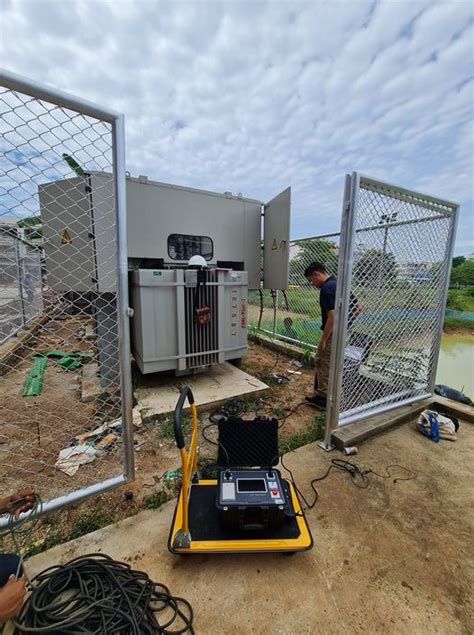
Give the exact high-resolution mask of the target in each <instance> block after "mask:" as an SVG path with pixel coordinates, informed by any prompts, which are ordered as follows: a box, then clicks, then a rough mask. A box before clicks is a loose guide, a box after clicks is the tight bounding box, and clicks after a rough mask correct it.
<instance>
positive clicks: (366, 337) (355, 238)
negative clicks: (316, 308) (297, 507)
mask: <svg viewBox="0 0 474 635" xmlns="http://www.w3.org/2000/svg"><path fill="white" fill-rule="evenodd" d="M457 210H458V206H457V205H456V204H455V203H450V202H448V201H443V200H440V199H437V198H433V197H431V196H426V195H423V194H420V193H417V192H413V191H409V190H405V189H403V188H400V187H397V186H393V185H389V184H386V183H383V182H380V181H376V180H374V179H371V178H368V177H365V176H359V175H358V174H357V173H353V174H352V175H351V176H348V177H346V186H345V195H344V205H343V216H342V224H341V246H340V256H339V267H338V280H339V281H340V282H341V284H338V286H337V295H336V320H335V327H334V333H333V347H332V355H331V372H330V381H329V398H328V409H327V423H326V439H325V443H326V445H329V443H330V434H331V430H333V429H334V428H335V427H337V426H338V425H346V424H348V423H352V422H355V421H358V420H360V419H362V418H365V417H367V416H370V415H374V414H376V413H380V412H384V411H386V410H389V409H392V408H396V407H398V406H400V405H403V404H408V403H411V402H413V401H416V400H419V399H422V398H424V397H427V396H429V395H431V394H432V392H433V388H434V383H435V377H436V369H437V364H438V355H439V346H440V340H441V333H442V327H443V318H444V309H445V305H446V296H447V290H448V283H449V275H450V270H451V260H452V253H453V248H454V238H455V227H456V219H457ZM355 299H356V300H357V301H358V303H359V305H360V314H359V315H358V316H357V318H356V319H355V320H353V319H351V318H350V317H349V306H352V305H353V303H354V301H355Z"/></svg>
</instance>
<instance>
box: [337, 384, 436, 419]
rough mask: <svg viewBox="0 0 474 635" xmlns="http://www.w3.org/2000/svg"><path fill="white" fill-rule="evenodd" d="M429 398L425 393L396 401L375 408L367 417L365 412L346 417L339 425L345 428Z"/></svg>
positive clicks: (428, 394) (430, 395) (429, 394)
mask: <svg viewBox="0 0 474 635" xmlns="http://www.w3.org/2000/svg"><path fill="white" fill-rule="evenodd" d="M430 397H432V394H431V393H429V392H427V393H424V394H423V395H418V396H416V397H410V398H408V399H404V400H403V401H397V402H396V403H392V404H387V405H386V406H381V407H380V408H375V409H374V410H371V411H370V414H369V415H368V414H367V412H366V411H365V412H360V413H359V414H357V415H353V416H352V417H348V418H347V419H346V418H344V419H341V420H340V421H339V425H340V426H341V427H342V426H347V425H349V424H350V423H356V422H357V421H360V420H361V419H365V420H367V418H370V419H371V418H372V417H373V416H375V415H380V414H383V413H384V412H389V411H390V410H395V409H396V408H400V407H401V406H408V405H410V404H414V403H416V402H417V401H423V400H424V399H429V398H430Z"/></svg>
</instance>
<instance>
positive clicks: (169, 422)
mask: <svg viewBox="0 0 474 635" xmlns="http://www.w3.org/2000/svg"><path fill="white" fill-rule="evenodd" d="M157 427H158V435H159V436H160V437H161V438H163V439H174V420H173V417H170V416H168V415H167V416H166V417H160V418H159V419H158V420H157ZM181 427H182V429H183V434H184V435H185V436H186V435H187V434H189V432H190V431H191V415H183V417H182V419H181Z"/></svg>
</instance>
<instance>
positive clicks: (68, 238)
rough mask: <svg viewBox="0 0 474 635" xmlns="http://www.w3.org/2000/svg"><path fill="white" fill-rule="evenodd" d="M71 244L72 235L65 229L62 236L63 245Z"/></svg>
mask: <svg viewBox="0 0 474 635" xmlns="http://www.w3.org/2000/svg"><path fill="white" fill-rule="evenodd" d="M70 243H72V238H71V235H70V234H69V232H68V230H67V229H65V230H64V231H63V233H62V236H61V245H69V244H70Z"/></svg>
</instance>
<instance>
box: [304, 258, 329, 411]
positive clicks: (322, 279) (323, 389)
mask: <svg viewBox="0 0 474 635" xmlns="http://www.w3.org/2000/svg"><path fill="white" fill-rule="evenodd" d="M304 275H305V278H306V279H307V280H308V282H309V283H310V284H311V285H313V287H316V288H317V289H319V305H320V307H321V318H322V323H321V330H322V332H323V334H322V336H321V340H320V342H319V344H318V349H317V352H316V375H315V378H314V390H315V393H316V394H315V395H314V396H312V397H306V398H305V399H306V401H307V402H308V403H310V404H311V405H312V406H316V407H317V408H321V409H325V408H326V399H327V393H328V380H329V363H330V359H331V343H332V330H333V327H334V313H335V304H336V278H334V276H330V275H329V274H328V272H327V271H326V267H325V265H324V264H323V263H322V262H312V263H311V264H310V265H308V267H306V269H305V272H304Z"/></svg>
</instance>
